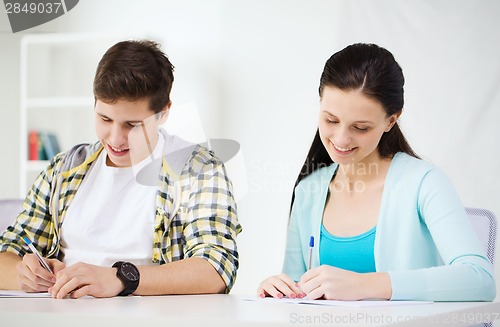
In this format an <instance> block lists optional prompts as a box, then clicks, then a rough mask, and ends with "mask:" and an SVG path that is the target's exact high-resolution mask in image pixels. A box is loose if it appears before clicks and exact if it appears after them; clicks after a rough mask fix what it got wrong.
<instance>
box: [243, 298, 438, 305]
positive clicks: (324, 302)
mask: <svg viewBox="0 0 500 327" xmlns="http://www.w3.org/2000/svg"><path fill="white" fill-rule="evenodd" d="M242 300H245V301H262V302H282V303H295V304H310V305H328V306H343V307H378V306H394V305H416V304H431V303H434V302H432V301H386V300H363V301H337V300H309V299H289V298H283V299H275V298H271V297H266V298H260V297H256V296H255V297H245V298H242Z"/></svg>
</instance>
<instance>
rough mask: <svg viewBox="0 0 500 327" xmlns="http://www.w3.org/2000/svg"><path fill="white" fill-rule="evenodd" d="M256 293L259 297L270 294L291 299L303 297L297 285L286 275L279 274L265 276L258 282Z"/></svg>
mask: <svg viewBox="0 0 500 327" xmlns="http://www.w3.org/2000/svg"><path fill="white" fill-rule="evenodd" d="M257 295H258V296H260V297H266V296H272V297H274V298H278V299H282V298H283V297H284V296H286V297H289V298H291V299H295V298H297V297H298V298H302V297H304V292H302V290H301V289H300V288H299V287H298V286H297V283H296V282H294V281H293V280H292V279H291V278H290V277H289V276H288V275H286V274H280V275H275V276H271V277H269V278H267V279H266V280H264V281H263V282H262V283H260V285H259V288H258V289H257Z"/></svg>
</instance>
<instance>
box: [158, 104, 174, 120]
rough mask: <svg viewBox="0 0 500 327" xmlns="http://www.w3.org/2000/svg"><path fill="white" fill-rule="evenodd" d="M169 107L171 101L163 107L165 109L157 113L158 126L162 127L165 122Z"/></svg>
mask: <svg viewBox="0 0 500 327" xmlns="http://www.w3.org/2000/svg"><path fill="white" fill-rule="evenodd" d="M170 107H172V101H170V102H169V103H168V104H167V105H166V106H165V108H163V110H162V111H160V112H159V113H158V116H159V117H158V122H159V125H163V124H165V122H166V121H167V118H168V114H169V113H170Z"/></svg>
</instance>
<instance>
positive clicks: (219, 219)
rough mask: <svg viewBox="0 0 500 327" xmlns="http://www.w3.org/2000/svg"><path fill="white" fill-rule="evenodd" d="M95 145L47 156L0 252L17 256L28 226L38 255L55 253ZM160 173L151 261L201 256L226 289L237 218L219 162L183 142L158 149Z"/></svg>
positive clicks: (232, 272) (234, 263)
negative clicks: (176, 146)
mask: <svg viewBox="0 0 500 327" xmlns="http://www.w3.org/2000/svg"><path fill="white" fill-rule="evenodd" d="M164 134H165V137H166V138H170V139H171V138H175V137H174V136H170V135H168V134H166V133H164ZM166 143H168V142H166ZM170 143H171V142H170ZM186 144H187V143H186ZM101 151H102V146H101V145H100V144H99V143H96V144H93V145H89V144H87V145H78V146H75V147H74V148H73V149H71V150H70V151H68V152H66V153H61V154H59V155H57V156H56V157H55V158H54V159H52V160H51V162H50V164H49V166H48V167H47V169H46V170H44V171H43V172H42V173H41V174H40V175H39V176H38V178H37V179H36V181H35V183H34V184H33V186H32V188H31V190H30V191H29V192H28V195H27V197H26V200H25V201H24V204H23V211H22V212H21V213H20V214H19V216H18V217H17V220H16V222H15V223H14V224H13V226H10V227H8V229H7V230H6V231H5V232H4V233H3V234H2V235H0V252H5V251H8V252H13V253H16V254H17V255H19V256H23V255H24V254H25V253H26V252H27V246H26V244H25V243H24V241H23V240H22V237H23V236H24V235H25V234H27V235H28V236H29V237H30V238H31V239H32V241H33V244H34V245H35V247H36V248H37V249H38V251H40V253H41V254H42V255H43V256H44V257H48V258H61V256H62V253H61V249H60V239H61V226H62V222H63V221H64V217H65V214H66V212H67V210H68V206H69V205H70V204H71V201H72V200H73V199H74V197H75V194H76V192H77V191H78V188H79V186H80V185H81V183H82V180H83V178H84V177H85V175H86V173H87V172H88V171H89V169H90V167H91V165H92V163H93V162H94V161H95V160H96V159H97V157H98V156H99V154H100V152H101ZM164 153H166V151H165V150H164ZM175 157H177V158H175ZM179 158H180V159H181V160H179ZM172 159H174V160H172ZM171 162H174V164H173V165H171V164H170V163H171ZM175 163H177V164H175ZM179 163H181V164H179ZM175 166H177V171H178V172H179V173H176V172H175V170H176V169H175V168H174V167H175ZM159 179H160V180H159V190H158V192H157V193H156V194H157V195H156V217H155V229H154V237H153V244H152V246H153V260H152V261H153V263H156V264H158V263H159V264H165V263H169V262H172V261H176V260H181V259H184V258H190V257H201V258H204V259H206V260H207V261H208V262H210V263H211V264H212V265H213V266H214V267H215V269H216V270H217V272H218V273H219V274H220V276H221V277H222V279H223V280H224V282H225V283H226V292H229V290H230V289H231V287H232V286H233V284H234V282H235V279H236V270H237V269H238V251H237V246H236V236H237V235H238V234H239V233H240V232H241V226H240V224H239V223H238V219H237V216H236V204H235V202H234V198H233V195H232V185H231V182H230V181H229V179H228V178H227V176H226V172H225V168H224V165H223V163H222V162H221V161H219V159H217V158H216V157H215V156H214V155H213V153H212V152H211V151H209V150H207V149H206V148H204V147H201V146H199V145H190V146H184V147H182V148H181V150H178V151H175V152H172V153H170V154H169V153H167V154H165V155H164V156H163V158H162V164H161V172H160V175H159ZM97 191H98V190H97Z"/></svg>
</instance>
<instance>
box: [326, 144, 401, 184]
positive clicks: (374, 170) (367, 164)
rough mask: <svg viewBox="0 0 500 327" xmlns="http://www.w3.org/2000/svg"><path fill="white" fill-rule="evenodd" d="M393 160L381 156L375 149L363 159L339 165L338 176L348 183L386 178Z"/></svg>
mask: <svg viewBox="0 0 500 327" xmlns="http://www.w3.org/2000/svg"><path fill="white" fill-rule="evenodd" d="M391 160H392V159H391V158H383V157H381V156H380V155H379V154H378V152H377V151H374V153H372V154H371V155H369V156H368V157H366V158H364V159H363V160H362V161H358V162H352V163H349V164H343V165H339V167H338V170H337V174H336V176H337V177H338V180H342V181H345V182H348V183H356V182H363V183H368V182H372V181H377V180H380V179H383V180H385V175H386V173H387V170H388V169H389V166H390V164H391Z"/></svg>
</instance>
